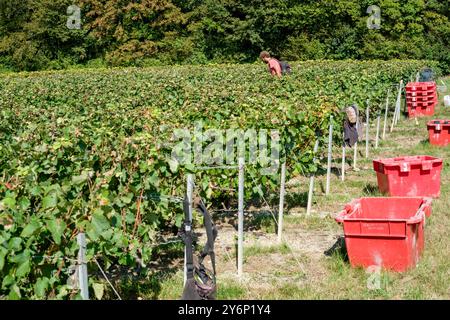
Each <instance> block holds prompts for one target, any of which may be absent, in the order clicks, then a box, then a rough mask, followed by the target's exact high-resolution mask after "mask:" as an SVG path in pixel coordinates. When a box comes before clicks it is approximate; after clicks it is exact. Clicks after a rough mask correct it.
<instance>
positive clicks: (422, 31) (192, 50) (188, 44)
mask: <svg viewBox="0 0 450 320" xmlns="http://www.w3.org/2000/svg"><path fill="white" fill-rule="evenodd" d="M72 4H76V5H78V6H80V7H81V8H82V11H81V18H82V21H81V23H82V29H81V30H71V29H68V28H67V27H66V23H67V19H68V14H67V7H68V6H69V5H72ZM370 5H378V6H379V7H380V8H381V29H379V30H369V29H368V27H367V19H368V18H369V16H370V14H369V13H367V8H368V7H369V6H370ZM449 16H450V1H449V0H444V1H441V0H428V1H425V0H342V1H335V0H319V1H317V0H300V1H299V0H297V1H294V0H264V1H262V0H251V1H250V0H204V1H200V0H140V1H136V0H134V1H128V0H127V1H124V0H0V65H1V66H3V68H6V69H13V70H39V69H59V68H65V67H68V66H71V65H76V64H88V65H89V66H99V65H100V66H104V65H113V66H119V65H120V66H143V65H147V66H148V65H155V64H176V63H183V64H197V63H207V62H220V63H223V62H253V61H255V60H256V59H257V57H258V53H259V52H260V50H262V49H267V50H269V51H271V52H272V53H273V54H275V55H276V56H278V57H280V58H283V59H288V60H307V59H346V58H351V59H392V58H399V59H405V58H406V59H414V58H415V59H433V60H436V61H440V63H441V66H443V67H445V68H446V69H447V70H448V68H449V67H450V54H449V52H450V20H449Z"/></svg>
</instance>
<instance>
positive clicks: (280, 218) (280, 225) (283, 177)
mask: <svg viewBox="0 0 450 320" xmlns="http://www.w3.org/2000/svg"><path fill="white" fill-rule="evenodd" d="M280 184H281V187H280V207H279V209H278V242H280V243H281V242H282V233H283V211H284V192H285V185H286V163H283V164H282V165H281V183H280Z"/></svg>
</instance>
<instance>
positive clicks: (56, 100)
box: [0, 61, 434, 299]
mask: <svg viewBox="0 0 450 320" xmlns="http://www.w3.org/2000/svg"><path fill="white" fill-rule="evenodd" d="M426 65H428V66H432V67H434V63H433V62H427V61H389V62H383V61H370V62H369V61H368V62H357V61H341V62H330V61H314V62H301V63H294V64H293V74H292V75H290V76H287V77H285V78H283V79H282V80H278V79H274V78H271V77H270V75H269V74H268V73H267V72H266V70H265V68H264V66H262V65H218V66H208V67H184V66H183V67H170V68H168V67H164V68H150V69H112V70H95V71H94V70H92V71H91V70H82V71H65V72H43V73H25V74H15V75H3V76H0V279H1V283H0V297H1V296H3V297H8V298H11V299H13V298H15V299H18V298H27V299H30V298H31V299H33V298H58V299H64V298H70V297H72V296H71V294H72V293H71V291H70V290H69V288H68V287H67V284H66V281H67V275H66V274H65V273H63V272H61V270H62V269H64V268H65V267H67V261H66V260H65V259H63V257H72V258H76V252H77V248H78V247H77V244H76V234H77V233H78V232H79V231H80V230H83V231H85V232H86V233H87V236H88V238H89V240H90V241H89V244H88V251H87V254H88V257H92V256H94V255H95V254H98V253H101V256H102V262H103V264H104V265H105V266H106V268H109V267H110V266H112V265H114V264H119V265H124V266H127V265H133V264H134V263H135V261H136V257H137V256H139V257H140V259H142V260H143V261H144V262H148V261H149V260H150V259H151V257H152V245H153V244H154V243H155V241H156V239H157V238H158V234H159V233H160V232H164V231H170V230H171V228H173V227H174V226H179V225H180V224H181V219H182V209H181V206H179V205H173V204H171V203H170V202H169V201H168V200H167V199H166V198H164V197H161V198H152V195H155V194H161V195H169V196H183V193H184V192H185V179H186V174H187V173H191V172H193V170H194V168H193V167H192V166H183V165H181V166H173V165H172V164H171V163H170V161H168V155H170V152H171V150H170V147H169V146H170V144H168V142H169V141H171V134H172V132H173V129H174V128H188V129H189V130H192V128H193V123H194V122H196V121H199V120H202V122H203V125H204V129H205V130H206V129H208V128H219V129H228V128H241V129H244V130H246V129H249V128H254V129H256V130H258V129H262V128H264V129H277V130H279V132H280V137H281V147H282V150H281V151H282V156H283V157H285V159H286V161H287V168H288V178H289V177H290V176H292V175H296V174H298V173H300V172H301V171H303V172H311V171H314V170H316V165H315V163H314V162H313V155H312V147H313V145H314V141H315V140H316V136H317V135H319V137H320V135H321V133H324V135H326V131H327V127H328V125H329V119H330V115H334V121H335V126H336V128H337V129H336V132H337V134H336V137H337V139H339V138H340V134H339V132H341V131H340V130H339V128H340V126H341V119H342V112H340V110H341V109H342V108H343V107H345V106H346V105H349V104H351V103H354V102H355V103H357V104H359V105H360V106H364V107H365V103H366V100H367V99H369V100H370V104H371V106H372V110H376V109H377V108H378V107H379V105H380V104H381V103H382V102H383V101H384V99H385V97H386V91H387V89H388V88H392V89H394V86H393V85H395V84H396V83H398V81H399V80H400V79H404V80H405V81H407V80H408V79H409V77H410V76H411V75H413V74H415V73H416V72H417V71H418V70H419V69H420V68H421V67H423V66H426ZM162 127H164V128H165V130H161V128H162ZM321 139H322V140H323V141H324V140H325V139H326V137H325V136H322V138H321ZM258 169H259V168H257V166H255V167H248V168H247V171H246V174H247V175H248V176H251V179H246V184H247V185H246V192H247V194H246V199H249V198H251V197H252V193H255V192H258V190H259V189H258V188H256V187H257V186H256V185H255V182H256V184H258V185H261V186H263V188H264V189H265V190H264V192H270V191H271V190H276V188H277V182H278V179H279V177H278V175H273V176H263V175H261V174H259V170H258ZM194 173H195V174H196V177H195V180H196V181H197V188H198V192H199V193H200V194H201V195H202V196H204V197H205V198H208V200H209V203H214V201H217V199H219V198H221V199H222V200H223V198H227V197H228V198H233V197H234V198H236V195H235V194H233V191H228V194H226V193H224V192H223V191H221V190H220V189H216V188H214V186H219V187H222V188H229V189H230V190H231V189H232V188H235V187H236V181H237V179H236V176H237V173H236V172H235V171H223V170H210V171H208V172H194ZM48 257H50V258H48Z"/></svg>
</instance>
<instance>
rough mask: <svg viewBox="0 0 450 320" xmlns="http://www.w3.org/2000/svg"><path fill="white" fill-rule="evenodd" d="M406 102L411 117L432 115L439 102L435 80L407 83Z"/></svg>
mask: <svg viewBox="0 0 450 320" xmlns="http://www.w3.org/2000/svg"><path fill="white" fill-rule="evenodd" d="M406 104H407V107H408V116H409V117H410V118H414V117H419V116H432V115H433V114H434V107H436V105H437V104H438V96H437V90H436V83H435V82H410V83H408V84H407V85H406Z"/></svg>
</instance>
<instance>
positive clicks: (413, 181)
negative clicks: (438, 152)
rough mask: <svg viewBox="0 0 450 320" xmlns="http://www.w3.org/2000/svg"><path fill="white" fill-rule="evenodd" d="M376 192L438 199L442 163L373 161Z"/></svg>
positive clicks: (431, 160) (432, 159)
mask: <svg viewBox="0 0 450 320" xmlns="http://www.w3.org/2000/svg"><path fill="white" fill-rule="evenodd" d="M373 168H374V170H375V172H376V173H377V181H378V189H379V190H380V192H381V193H384V194H388V195H389V196H408V197H415V196H420V197H439V196H440V193H441V171H442V159H439V158H435V157H431V156H408V157H398V158H386V159H377V160H373Z"/></svg>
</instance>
